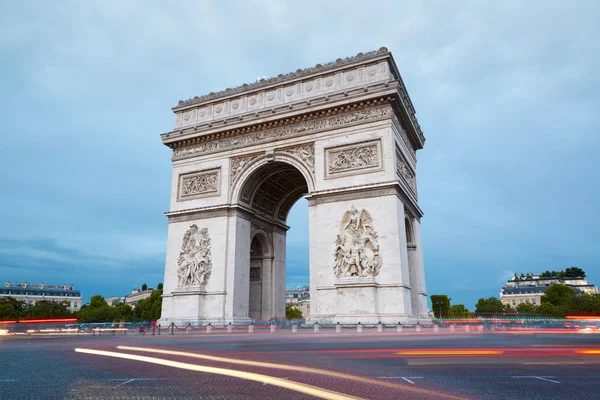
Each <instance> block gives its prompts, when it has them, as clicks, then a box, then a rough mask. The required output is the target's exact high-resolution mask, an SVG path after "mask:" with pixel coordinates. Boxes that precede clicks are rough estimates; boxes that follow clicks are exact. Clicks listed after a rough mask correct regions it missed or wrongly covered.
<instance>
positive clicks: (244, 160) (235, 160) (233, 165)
mask: <svg viewBox="0 0 600 400" xmlns="http://www.w3.org/2000/svg"><path fill="white" fill-rule="evenodd" d="M258 156H260V154H250V155H247V156H240V157H232V158H231V159H230V162H229V165H230V167H229V171H230V172H229V186H232V185H233V182H235V179H236V178H237V177H238V176H239V175H240V173H241V172H242V171H243V170H244V169H245V168H246V166H248V164H249V163H250V162H251V161H252V160H254V159H256V158H257V157H258Z"/></svg>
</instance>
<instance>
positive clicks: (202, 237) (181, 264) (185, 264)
mask: <svg viewBox="0 0 600 400" xmlns="http://www.w3.org/2000/svg"><path fill="white" fill-rule="evenodd" d="M177 265H178V268H177V278H178V286H179V287H186V286H203V285H206V283H207V282H208V279H209V278H210V272H211V269H212V262H211V254H210V237H209V236H208V229H207V228H202V229H198V226H197V225H195V224H194V225H192V226H191V227H190V229H188V230H187V232H186V233H185V235H184V236H183V244H182V245H181V252H180V253H179V259H178V260H177Z"/></svg>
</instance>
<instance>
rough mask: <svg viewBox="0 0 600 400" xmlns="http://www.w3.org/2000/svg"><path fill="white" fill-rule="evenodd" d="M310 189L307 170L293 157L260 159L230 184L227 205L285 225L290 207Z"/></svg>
mask: <svg viewBox="0 0 600 400" xmlns="http://www.w3.org/2000/svg"><path fill="white" fill-rule="evenodd" d="M313 188H314V178H313V176H312V173H311V172H310V171H309V170H308V168H307V166H306V165H305V164H304V163H303V162H301V161H299V160H297V159H296V158H295V157H293V156H289V155H287V154H275V155H273V156H268V155H267V156H263V157H260V159H257V160H255V161H254V162H253V163H252V164H250V165H249V166H248V167H247V169H246V170H245V171H243V172H242V174H241V176H240V177H239V179H237V180H236V181H235V182H234V186H233V188H232V190H231V197H230V202H231V203H234V204H238V205H242V206H245V207H246V208H248V209H250V210H252V212H253V213H255V215H258V216H260V217H262V218H266V219H268V220H269V221H272V222H280V223H285V221H286V219H287V214H288V212H289V211H290V209H291V207H292V206H293V205H294V204H295V203H296V201H298V199H299V198H301V197H302V196H303V195H305V194H307V193H310V192H311V191H312V190H314V189H313Z"/></svg>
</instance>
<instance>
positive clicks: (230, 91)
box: [173, 47, 389, 110]
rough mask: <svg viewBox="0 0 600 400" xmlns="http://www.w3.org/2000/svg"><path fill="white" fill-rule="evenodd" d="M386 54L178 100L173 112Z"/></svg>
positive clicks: (365, 55)
mask: <svg viewBox="0 0 600 400" xmlns="http://www.w3.org/2000/svg"><path fill="white" fill-rule="evenodd" d="M388 53H389V50H388V49H387V48H385V47H381V48H379V49H378V50H374V51H369V52H367V53H358V54H357V55H355V56H353V57H346V58H344V59H341V58H338V59H337V60H336V61H333V62H329V63H326V64H317V65H315V66H314V67H311V68H305V69H299V70H297V71H296V72H290V73H288V74H285V75H284V74H280V75H278V76H276V77H272V78H268V79H261V80H259V81H257V82H254V83H245V84H243V85H240V86H236V87H232V88H227V89H225V90H222V91H220V92H211V93H209V94H206V95H203V96H196V97H194V98H190V99H188V100H179V103H178V104H177V106H175V107H173V110H177V109H179V108H182V107H186V106H190V105H194V104H199V103H202V102H205V101H209V100H215V99H218V98H220V97H224V96H230V95H233V94H237V93H242V92H246V91H250V90H254V89H260V88H262V87H265V86H268V85H271V84H273V83H278V82H284V81H288V80H290V79H294V78H301V77H304V76H307V75H310V74H314V73H317V72H324V71H326V70H328V69H332V68H337V67H340V66H344V65H347V64H351V63H354V62H357V61H363V60H366V59H369V58H373V57H377V56H381V55H384V54H388Z"/></svg>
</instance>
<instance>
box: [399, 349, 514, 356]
mask: <svg viewBox="0 0 600 400" xmlns="http://www.w3.org/2000/svg"><path fill="white" fill-rule="evenodd" d="M396 354H399V355H403V356H488V355H499V354H504V351H502V350H406V351H400V352H398V353H396Z"/></svg>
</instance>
